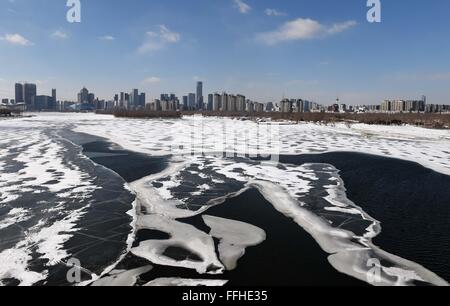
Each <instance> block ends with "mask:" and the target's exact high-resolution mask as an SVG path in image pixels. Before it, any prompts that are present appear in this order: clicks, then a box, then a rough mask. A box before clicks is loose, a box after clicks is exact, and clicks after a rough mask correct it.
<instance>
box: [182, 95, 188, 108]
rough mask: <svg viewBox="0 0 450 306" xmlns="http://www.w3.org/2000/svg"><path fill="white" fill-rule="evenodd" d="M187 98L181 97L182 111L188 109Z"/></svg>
mask: <svg viewBox="0 0 450 306" xmlns="http://www.w3.org/2000/svg"><path fill="white" fill-rule="evenodd" d="M188 107H189V104H188V96H183V109H188Z"/></svg>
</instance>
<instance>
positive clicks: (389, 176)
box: [83, 139, 450, 286]
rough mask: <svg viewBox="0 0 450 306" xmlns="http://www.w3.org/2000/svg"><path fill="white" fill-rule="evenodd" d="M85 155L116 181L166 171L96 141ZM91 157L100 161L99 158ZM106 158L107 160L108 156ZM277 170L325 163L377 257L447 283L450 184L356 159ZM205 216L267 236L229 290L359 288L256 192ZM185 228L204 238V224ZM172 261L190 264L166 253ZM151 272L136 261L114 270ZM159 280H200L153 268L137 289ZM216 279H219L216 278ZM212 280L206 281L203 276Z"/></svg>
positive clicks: (407, 166)
mask: <svg viewBox="0 0 450 306" xmlns="http://www.w3.org/2000/svg"><path fill="white" fill-rule="evenodd" d="M83 147H84V151H85V154H87V155H88V156H89V155H91V158H92V159H93V160H94V161H95V162H97V163H99V164H101V165H104V166H105V167H108V168H110V169H112V170H113V171H115V172H116V173H119V174H120V175H121V176H122V177H123V179H124V180H125V181H127V182H131V181H134V180H136V179H139V178H141V177H144V176H147V175H151V174H154V173H157V172H159V171H161V170H163V169H164V168H165V167H166V165H167V163H166V159H165V158H153V157H149V156H147V155H145V154H139V153H133V152H129V151H126V150H123V149H120V148H114V147H112V146H111V144H109V143H107V142H105V141H101V140H100V141H99V140H98V139H96V140H95V141H93V142H90V143H85V144H83ZM92 152H101V153H104V155H103V156H100V157H99V156H96V155H92V154H91V153H92ZM108 154H112V155H109V156H108ZM280 161H281V162H282V163H291V164H298V165H301V164H304V163H328V164H331V165H333V166H335V167H336V168H337V169H339V170H340V171H341V172H340V176H341V178H342V179H343V181H344V183H345V187H346V189H347V196H348V198H349V199H350V200H352V201H353V202H354V203H356V204H357V205H358V206H360V207H362V208H363V209H364V211H366V212H367V213H369V214H370V215H371V216H372V217H374V218H375V219H377V220H379V221H381V225H382V228H383V230H382V233H381V234H380V235H379V236H378V237H377V238H376V239H375V240H374V242H375V244H376V245H378V246H379V247H381V248H382V249H384V250H386V251H388V252H390V253H393V254H395V255H398V256H401V257H403V258H406V259H409V260H412V261H414V262H417V263H419V264H421V265H423V266H425V267H426V268H428V269H430V270H431V271H433V272H436V273H437V274H438V275H439V276H441V277H443V278H445V279H446V280H450V239H449V237H448V233H449V230H450V177H449V176H446V175H442V174H439V173H436V172H434V171H432V170H429V169H426V168H424V167H422V166H420V165H418V164H416V163H412V162H406V161H402V160H397V159H391V158H383V157H378V156H372V155H366V154H358V153H327V154H319V155H300V156H281V160H280ZM206 214H208V215H214V216H218V217H223V218H229V219H234V220H239V221H243V222H247V223H250V224H253V225H256V226H258V227H260V228H262V229H264V230H265V231H266V233H267V240H266V241H265V242H264V243H262V244H261V245H259V246H257V247H251V248H248V249H247V251H246V255H245V256H244V257H243V258H241V259H240V261H239V262H238V268H237V269H236V270H235V271H231V272H225V274H224V275H223V276H222V277H223V278H224V279H229V280H230V282H229V285H287V286H297V285H344V286H345V285H364V284H363V283H362V282H360V281H357V280H355V279H353V278H351V277H348V276H346V275H343V274H340V273H338V272H336V271H335V270H334V269H333V268H332V267H331V266H330V265H329V263H328V261H327V254H325V253H324V252H323V251H322V250H321V249H320V248H319V246H318V245H317V244H316V242H315V241H314V239H312V238H311V237H310V236H309V235H308V234H307V233H306V232H305V231H303V230H302V229H301V228H300V227H299V226H298V225H297V224H295V223H294V222H293V221H291V220H290V219H288V218H286V217H285V216H284V215H281V214H280V213H279V212H277V211H276V210H275V209H274V208H273V206H272V205H271V204H270V203H268V202H267V201H266V200H265V199H264V198H263V197H262V196H261V195H260V194H259V192H258V191H257V190H254V189H251V190H248V191H247V192H245V193H243V194H241V195H240V196H238V197H235V198H231V199H228V200H227V201H226V202H225V203H224V204H223V205H219V206H215V207H213V208H211V209H209V210H208V211H207V212H206ZM183 222H186V223H190V224H192V225H195V226H196V227H197V228H199V229H201V230H204V231H206V232H208V231H209V228H208V227H206V226H205V225H204V223H203V221H202V220H201V217H194V218H190V219H185V220H183ZM164 238H165V234H163V233H159V232H155V231H141V232H139V233H138V235H137V241H136V243H135V244H137V243H138V242H139V241H142V240H146V239H164ZM171 252H172V253H174V256H176V255H177V254H178V255H180V254H181V255H180V256H190V255H192V254H190V255H189V254H182V253H180V252H181V250H178V251H177V250H171ZM143 264H148V262H146V261H145V260H143V259H140V258H137V257H135V256H133V255H128V256H127V258H126V259H125V260H124V261H123V262H122V263H120V264H119V266H118V267H117V268H118V269H131V268H135V267H140V266H142V265H143ZM158 277H185V278H199V275H198V274H196V272H195V271H191V270H188V269H183V268H172V267H162V266H156V267H155V268H154V269H153V270H152V271H150V272H148V273H147V274H146V275H143V276H142V278H141V281H140V283H145V282H147V281H150V280H153V279H154V278H158ZM220 277H221V276H218V277H217V278H220ZM201 278H211V276H201Z"/></svg>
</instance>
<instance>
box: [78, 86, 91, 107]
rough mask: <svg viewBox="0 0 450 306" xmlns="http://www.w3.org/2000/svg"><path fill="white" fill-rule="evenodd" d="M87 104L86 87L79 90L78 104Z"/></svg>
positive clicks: (87, 94)
mask: <svg viewBox="0 0 450 306" xmlns="http://www.w3.org/2000/svg"><path fill="white" fill-rule="evenodd" d="M88 102H89V90H87V89H86V87H83V89H81V91H80V93H79V94H78V103H79V104H83V103H88Z"/></svg>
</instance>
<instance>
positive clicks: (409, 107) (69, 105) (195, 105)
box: [0, 81, 450, 113]
mask: <svg viewBox="0 0 450 306" xmlns="http://www.w3.org/2000/svg"><path fill="white" fill-rule="evenodd" d="M203 85H204V83H203V82H202V81H198V82H196V93H188V94H187V95H184V96H182V100H181V102H180V100H179V98H178V97H177V96H176V95H175V94H173V93H171V94H160V98H159V99H154V100H153V101H147V100H146V97H147V94H146V93H145V92H139V90H138V89H136V88H135V89H132V90H131V92H130V93H125V92H120V93H119V94H115V95H114V96H113V98H112V99H111V100H100V99H99V98H96V95H95V94H94V93H93V92H90V91H89V90H88V89H87V88H86V87H83V88H82V89H81V90H80V92H79V93H78V94H77V101H76V102H73V101H58V100H57V95H56V89H54V88H53V89H52V91H51V96H47V95H38V94H37V86H36V84H33V83H27V82H25V83H20V82H18V83H16V84H15V87H14V89H15V99H14V100H13V99H11V100H9V99H5V98H4V99H1V100H0V101H1V102H2V105H3V106H5V105H10V104H15V105H17V106H20V105H22V104H23V107H22V108H23V110H29V111H80V110H81V111H95V110H110V111H111V110H114V109H127V110H139V109H147V110H152V111H183V110H185V111H211V112H230V113H234V112H257V111H258V112H262V111H268V112H270V111H275V112H284V113H290V112H340V113H345V112H384V113H388V112H389V113H408V112H429V113H436V112H450V107H449V106H448V105H445V104H429V105H427V98H426V96H422V98H421V99H418V100H383V101H382V102H381V104H372V105H356V106H352V105H347V104H345V103H341V102H340V99H339V98H338V99H337V100H336V102H335V103H334V104H331V105H329V106H323V105H321V104H318V103H316V102H311V101H308V100H305V99H283V100H281V101H280V102H276V101H273V102H268V103H259V102H255V101H251V100H249V99H247V98H246V97H245V96H244V95H242V94H229V93H227V92H222V93H218V92H216V93H210V94H208V95H207V103H205V98H204V96H203Z"/></svg>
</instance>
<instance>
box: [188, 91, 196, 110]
mask: <svg viewBox="0 0 450 306" xmlns="http://www.w3.org/2000/svg"><path fill="white" fill-rule="evenodd" d="M188 109H189V110H194V109H196V103H195V94H194V93H190V94H189V95H188Z"/></svg>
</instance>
